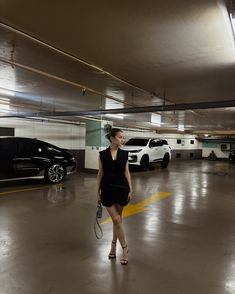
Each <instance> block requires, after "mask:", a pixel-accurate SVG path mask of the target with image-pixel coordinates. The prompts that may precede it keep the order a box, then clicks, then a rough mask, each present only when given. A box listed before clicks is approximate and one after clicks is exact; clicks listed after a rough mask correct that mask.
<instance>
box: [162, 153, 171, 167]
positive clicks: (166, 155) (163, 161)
mask: <svg viewBox="0 0 235 294" xmlns="http://www.w3.org/2000/svg"><path fill="white" fill-rule="evenodd" d="M169 161H170V160H169V155H168V154H165V155H164V157H163V160H162V162H161V167H162V168H167V166H168V164H169Z"/></svg>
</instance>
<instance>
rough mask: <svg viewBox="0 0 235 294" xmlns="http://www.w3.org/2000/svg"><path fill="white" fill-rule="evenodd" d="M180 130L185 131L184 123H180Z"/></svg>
mask: <svg viewBox="0 0 235 294" xmlns="http://www.w3.org/2000/svg"><path fill="white" fill-rule="evenodd" d="M178 131H181V132H183V131H184V124H183V123H178Z"/></svg>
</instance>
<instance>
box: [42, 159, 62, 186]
mask: <svg viewBox="0 0 235 294" xmlns="http://www.w3.org/2000/svg"><path fill="white" fill-rule="evenodd" d="M64 177H65V168H64V166H63V165H62V164H61V163H60V162H54V163H52V164H50V165H49V166H48V168H47V169H46V170H45V174H44V178H45V180H46V181H47V182H49V183H51V184H57V183H60V182H61V181H62V180H63V179H64Z"/></svg>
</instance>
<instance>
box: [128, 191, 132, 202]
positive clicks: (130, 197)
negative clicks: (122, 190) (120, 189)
mask: <svg viewBox="0 0 235 294" xmlns="http://www.w3.org/2000/svg"><path fill="white" fill-rule="evenodd" d="M132 198H133V195H132V192H131V191H130V192H129V194H128V196H127V199H128V202H129V201H131V199H132Z"/></svg>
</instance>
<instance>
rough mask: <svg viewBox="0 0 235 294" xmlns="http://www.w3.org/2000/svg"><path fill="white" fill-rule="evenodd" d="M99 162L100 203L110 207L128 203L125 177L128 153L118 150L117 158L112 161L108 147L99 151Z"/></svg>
mask: <svg viewBox="0 0 235 294" xmlns="http://www.w3.org/2000/svg"><path fill="white" fill-rule="evenodd" d="M100 160H101V162H102V165H103V177H102V179H101V186H100V187H101V202H102V204H103V205H104V206H108V207H111V206H112V205H113V203H118V204H119V205H121V206H125V205H127V203H128V194H129V191H130V189H129V185H128V182H127V179H126V177H125V167H126V163H127V160H128V152H127V151H124V150H121V149H119V148H118V150H117V158H116V160H113V158H112V155H111V150H110V147H109V148H107V149H106V150H103V151H100Z"/></svg>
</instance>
